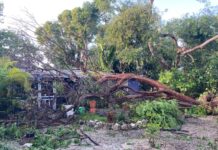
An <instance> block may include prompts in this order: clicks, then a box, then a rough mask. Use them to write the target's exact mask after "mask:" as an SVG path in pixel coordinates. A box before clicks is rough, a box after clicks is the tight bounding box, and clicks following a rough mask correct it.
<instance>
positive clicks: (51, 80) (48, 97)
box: [28, 69, 86, 110]
mask: <svg viewBox="0 0 218 150" xmlns="http://www.w3.org/2000/svg"><path fill="white" fill-rule="evenodd" d="M73 71H74V73H75V74H76V75H77V76H78V77H79V78H85V77H86V75H85V74H84V73H83V72H82V71H81V70H78V69H75V70H73ZM28 72H29V73H30V74H31V87H32V90H33V91H34V92H33V93H34V96H35V97H37V103H38V107H39V108H41V107H49V108H52V109H53V110H56V109H57V108H58V107H60V105H61V104H66V103H67V98H66V96H65V95H63V93H60V92H59V91H58V90H57V89H56V87H57V83H61V86H62V87H61V88H63V89H62V90H64V93H67V92H68V91H69V90H73V89H75V86H76V84H75V82H74V81H72V80H71V79H70V75H71V73H70V71H67V70H62V71H61V72H63V73H60V72H57V71H46V70H42V69H41V70H34V71H28ZM60 81H61V82H60ZM64 83H67V85H68V86H71V87H70V88H69V87H66V86H65V84H64ZM59 86H60V85H59Z"/></svg>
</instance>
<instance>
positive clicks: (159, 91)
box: [78, 73, 200, 107]
mask: <svg viewBox="0 0 218 150" xmlns="http://www.w3.org/2000/svg"><path fill="white" fill-rule="evenodd" d="M130 79H133V80H136V81H138V82H140V83H141V84H146V85H149V86H150V87H151V89H150V90H149V91H135V90H134V89H132V88H131V87H129V86H125V85H124V83H125V82H127V81H128V80H130ZM105 82H113V83H114V85H113V86H111V87H109V88H108V90H107V91H104V93H94V94H93V93H92V94H86V95H82V96H81V97H80V98H79V99H78V102H79V101H81V100H82V99H86V98H93V97H103V98H107V99H108V98H109V101H110V100H111V99H112V101H111V102H114V101H115V102H120V101H122V102H124V101H130V100H133V99H144V98H158V97H164V98H165V99H176V100H178V103H179V104H180V105H182V106H187V107H189V106H192V105H200V102H198V101H196V100H195V99H194V98H191V97H189V96H186V95H183V94H181V93H179V92H176V91H175V90H172V89H171V88H169V87H168V86H166V85H164V84H162V83H160V82H158V81H155V80H153V79H150V78H147V77H144V76H140V75H135V74H128V73H123V74H109V75H108V74H107V75H102V77H101V78H100V79H99V80H98V81H97V83H98V84H100V85H102V84H104V83H105ZM118 91H125V93H126V94H125V95H124V96H122V97H119V98H116V97H114V98H112V96H113V94H114V93H116V92H118ZM130 93H131V94H130Z"/></svg>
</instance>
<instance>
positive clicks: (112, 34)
mask: <svg viewBox="0 0 218 150" xmlns="http://www.w3.org/2000/svg"><path fill="white" fill-rule="evenodd" d="M153 3H154V1H150V3H147V1H144V0H141V1H137V2H136V1H134V2H131V3H127V2H126V1H125V0H115V1H114V0H107V1H105V0H95V1H94V2H92V3H90V2H87V3H85V4H84V5H83V7H81V8H74V9H73V10H71V11H70V10H65V11H63V13H61V14H60V16H59V17H58V20H57V21H54V22H46V23H45V24H44V25H43V26H40V27H39V25H38V24H37V22H36V21H35V20H34V19H33V21H32V23H29V25H30V28H26V31H27V30H33V29H35V28H37V30H36V35H37V40H38V42H39V45H40V46H39V47H37V48H36V49H35V48H34V49H35V51H37V53H38V54H43V55H44V56H46V58H47V59H48V60H49V62H50V63H43V61H42V59H41V58H40V57H35V56H33V55H32V54H34V55H36V56H38V54H37V53H34V52H33V53H31V55H23V56H28V58H29V59H28V63H29V64H34V65H35V63H40V64H41V65H42V66H41V68H43V69H45V70H48V71H52V70H55V71H57V72H59V73H60V74H65V73H64V72H63V71H62V69H67V70H69V71H70V72H71V80H74V81H75V82H76V83H77V84H78V87H79V88H77V89H71V91H70V92H69V93H68V94H66V95H67V97H71V98H73V99H74V101H75V103H77V104H78V103H79V102H80V101H81V100H82V99H85V98H90V97H100V98H104V99H105V100H107V99H108V100H109V102H123V101H129V100H134V99H140V98H142V99H144V98H156V97H164V98H166V99H170V98H171V99H172V98H173V99H177V100H178V102H179V103H180V104H181V105H183V106H192V105H199V102H198V101H196V100H195V98H196V97H198V96H199V95H200V94H201V93H203V92H204V91H206V90H210V91H213V92H216V90H217V87H218V83H217V80H218V77H217V73H216V72H217V66H218V61H217V59H216V57H217V56H218V53H217V42H216V39H217V32H216V29H217V28H218V22H217V19H216V18H217V16H216V14H213V15H209V14H208V13H207V12H204V15H199V16H198V15H193V16H188V17H184V18H181V19H175V20H172V21H169V22H168V23H167V24H166V25H164V26H161V23H160V22H161V18H160V15H159V14H158V11H157V9H156V8H154V6H153ZM20 22H22V21H20ZM23 23H24V22H23ZM24 24H26V23H24ZM25 27H27V26H25ZM21 33H22V34H24V33H25V32H21ZM25 37H28V36H25ZM93 43H94V44H93ZM89 45H91V46H89ZM196 45H197V46H196ZM22 46H24V47H22V49H26V48H28V47H25V46H27V45H25V44H24V45H22ZM192 47H193V48H192ZM30 49H32V48H30ZM199 49H204V50H199ZM38 51H40V52H41V53H40V52H38ZM23 52H24V54H28V53H29V52H28V51H23ZM16 56H18V55H16ZM19 56H20V55H19ZM20 60H22V59H20ZM25 60H26V59H25ZM51 64H53V65H51ZM35 67H36V68H40V67H39V66H35ZM75 67H76V68H81V69H82V70H83V71H85V72H89V71H87V70H93V72H98V71H102V72H111V73H112V74H108V73H100V77H98V73H97V75H96V76H97V78H98V82H97V83H98V84H99V86H100V88H103V90H99V91H92V90H87V91H84V92H81V91H82V90H81V88H83V84H82V83H81V82H80V80H79V78H78V77H77V76H76V74H75V73H74V71H73V69H74V68H75ZM90 72H91V71H90ZM113 73H114V74H113ZM133 73H134V74H133ZM161 75H162V77H165V78H164V79H163V78H161ZM168 75H170V77H168ZM96 76H95V75H94V78H96ZM160 78H161V80H160ZM129 79H134V80H137V81H139V82H140V83H141V84H143V85H148V86H149V87H150V88H148V89H147V90H142V91H134V90H133V89H131V88H130V87H128V86H124V84H123V83H124V82H126V81H128V80H129ZM162 79H163V80H162ZM157 80H159V81H161V82H162V81H163V82H162V83H160V82H159V81H157ZM105 82H110V83H109V84H110V85H111V86H108V85H107V84H105ZM165 84H166V85H165ZM95 86H96V84H95V83H94V84H93V85H92V86H91V87H90V88H93V87H95ZM68 87H69V88H71V87H70V86H68ZM83 89H84V88H83ZM173 89H174V90H173ZM118 91H123V92H124V93H125V94H124V95H123V96H122V97H116V96H115V94H116V92H118ZM75 92H76V94H77V96H72V94H73V93H74V94H75ZM186 95H191V96H190V97H189V96H186ZM192 96H194V98H191V97H192ZM72 103H73V102H72ZM213 105H216V104H215V103H213Z"/></svg>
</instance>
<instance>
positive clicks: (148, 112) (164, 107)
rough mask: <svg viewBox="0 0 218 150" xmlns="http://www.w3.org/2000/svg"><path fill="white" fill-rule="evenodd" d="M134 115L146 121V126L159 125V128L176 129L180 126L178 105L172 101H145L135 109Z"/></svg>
mask: <svg viewBox="0 0 218 150" xmlns="http://www.w3.org/2000/svg"><path fill="white" fill-rule="evenodd" d="M136 114H137V115H138V116H139V117H144V118H146V119H147V120H148V124H155V125H160V128H164V129H168V128H178V126H179V125H181V124H182V120H181V119H180V118H181V112H180V110H179V108H178V104H177V102H176V101H173V100H169V101H166V100H161V99H160V100H155V101H145V102H142V103H140V104H139V105H138V106H137V107H136Z"/></svg>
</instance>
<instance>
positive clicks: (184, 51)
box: [177, 35, 218, 56]
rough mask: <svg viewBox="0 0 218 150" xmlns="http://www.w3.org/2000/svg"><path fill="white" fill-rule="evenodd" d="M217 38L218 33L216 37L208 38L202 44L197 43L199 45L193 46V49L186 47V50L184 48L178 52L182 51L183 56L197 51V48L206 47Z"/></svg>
mask: <svg viewBox="0 0 218 150" xmlns="http://www.w3.org/2000/svg"><path fill="white" fill-rule="evenodd" d="M217 39H218V35H215V36H214V37H212V38H210V39H208V40H206V41H205V42H204V43H202V44H200V45H197V46H195V47H193V48H191V49H185V50H182V51H178V52H177V53H180V54H181V55H182V56H183V55H186V54H188V53H191V52H193V51H195V50H197V49H202V48H204V47H205V46H206V45H208V44H209V43H211V42H213V41H215V40H217Z"/></svg>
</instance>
